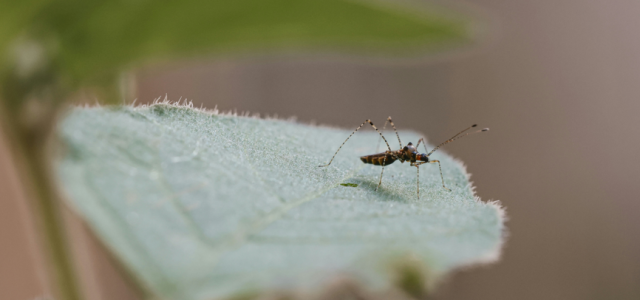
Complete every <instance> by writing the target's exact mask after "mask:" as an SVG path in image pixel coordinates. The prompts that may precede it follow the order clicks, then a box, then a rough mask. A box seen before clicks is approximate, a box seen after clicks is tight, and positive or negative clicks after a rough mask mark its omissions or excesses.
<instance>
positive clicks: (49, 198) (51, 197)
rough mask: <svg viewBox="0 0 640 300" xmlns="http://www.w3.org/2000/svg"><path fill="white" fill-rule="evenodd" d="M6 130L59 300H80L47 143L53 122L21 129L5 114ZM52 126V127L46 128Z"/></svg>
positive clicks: (4, 124)
mask: <svg viewBox="0 0 640 300" xmlns="http://www.w3.org/2000/svg"><path fill="white" fill-rule="evenodd" d="M2 115H3V116H2V117H3V118H2V120H4V122H3V124H2V127H3V128H4V129H5V132H6V136H7V138H8V139H9V145H10V151H11V152H12V153H11V154H12V156H13V157H14V159H15V161H16V162H17V166H18V167H19V170H20V171H21V172H22V174H21V177H22V182H23V188H24V189H25V191H26V194H27V196H28V198H29V202H30V203H29V207H30V208H31V212H32V213H33V214H34V216H35V219H36V221H35V223H36V224H35V225H36V228H37V231H38V237H39V245H40V247H42V250H43V251H42V253H44V255H45V261H46V263H47V266H46V267H47V273H48V278H49V280H50V281H51V282H52V286H53V287H54V289H55V291H54V294H55V297H56V299H61V300H80V299H81V297H80V292H79V289H78V287H79V285H78V283H77V280H76V279H77V277H76V275H75V271H74V269H73V265H72V260H71V257H70V251H69V247H68V244H67V236H66V235H65V230H64V222H63V218H62V214H61V211H60V198H59V196H58V191H57V189H56V188H55V185H54V183H53V180H52V178H51V177H50V176H51V172H50V168H49V164H50V162H49V160H48V155H47V151H46V141H47V140H48V139H49V137H50V136H51V133H52V126H53V124H54V122H53V119H54V118H53V114H52V116H49V117H50V119H51V120H47V121H45V122H42V123H40V126H38V127H39V128H38V129H33V128H32V129H31V130H30V129H29V128H24V126H20V123H18V118H16V117H15V115H16V114H13V115H12V116H10V115H8V114H6V113H3V112H2ZM46 125H49V126H46Z"/></svg>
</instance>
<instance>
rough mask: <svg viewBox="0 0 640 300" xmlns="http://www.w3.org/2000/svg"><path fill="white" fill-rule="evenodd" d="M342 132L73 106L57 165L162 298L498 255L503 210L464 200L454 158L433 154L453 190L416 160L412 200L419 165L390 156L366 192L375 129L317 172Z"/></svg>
mask: <svg viewBox="0 0 640 300" xmlns="http://www.w3.org/2000/svg"><path fill="white" fill-rule="evenodd" d="M379 125H382V124H379ZM350 133H351V130H342V129H333V128H326V127H315V126H309V125H301V124H296V123H294V122H290V121H282V120H269V119H258V118H250V117H238V116H232V115H222V114H216V113H207V112H202V111H199V110H196V109H193V108H189V107H178V106H172V105H167V104H156V105H152V106H149V107H137V108H133V107H117V108H77V109H74V110H73V111H72V112H71V113H70V114H69V115H68V116H67V117H66V119H65V120H64V121H63V122H62V124H61V129H60V135H61V138H62V141H63V144H64V145H65V154H64V155H63V157H62V159H61V160H59V162H58V164H57V170H58V173H59V175H60V180H61V183H62V185H63V188H64V190H65V191H66V193H67V195H68V196H69V200H70V201H71V203H72V204H73V206H75V207H76V208H77V210H78V212H79V213H80V214H81V215H82V216H83V217H84V219H85V220H86V221H87V222H88V223H89V225H90V226H91V227H92V228H93V229H94V230H95V232H96V234H97V235H98V236H99V237H100V238H101V239H102V240H103V241H104V242H105V244H106V245H107V247H109V248H110V249H111V250H112V251H113V252H114V253H115V254H116V255H117V257H119V258H120V259H121V260H122V261H123V262H124V263H125V266H126V267H127V268H128V269H129V270H130V271H131V273H132V274H134V275H135V277H136V278H137V279H139V280H140V282H142V283H143V284H144V285H146V286H147V287H148V288H149V290H151V291H152V292H153V293H154V294H156V295H157V296H159V297H160V298H162V299H184V300H204V299H219V298H227V297H231V296H235V295H241V294H245V293H249V292H256V293H260V292H262V291H268V290H273V289H299V290H307V291H313V290H317V289H321V288H322V287H323V286H324V284H326V282H327V281H328V280H330V279H331V278H333V277H334V276H336V275H348V276H351V277H354V278H356V279H357V280H358V281H359V282H361V283H363V284H364V285H365V286H367V287H369V288H371V289H386V288H390V287H391V286H393V285H394V282H396V279H394V278H396V277H397V276H398V274H397V271H398V266H400V265H406V262H407V261H410V262H411V265H412V266H415V267H416V268H417V269H418V270H419V272H421V273H422V274H424V275H425V276H431V277H430V278H432V279H433V278H437V277H438V276H440V275H442V274H444V273H446V272H448V271H450V270H452V269H453V268H456V267H460V266H464V265H468V264H472V263H477V262H483V261H485V262H486V261H491V260H495V259H496V258H497V255H498V253H499V249H500V246H501V243H502V231H503V226H504V225H503V218H502V211H501V209H500V208H499V207H498V206H497V205H496V204H494V203H485V202H482V201H480V200H479V199H477V198H476V197H475V196H474V193H473V190H472V186H471V184H470V183H469V181H468V176H467V174H466V172H465V170H464V167H463V166H462V165H461V164H460V163H459V162H458V161H456V160H454V159H452V158H451V157H450V156H448V155H446V154H445V153H444V152H440V151H439V152H436V153H435V154H433V155H432V158H434V159H439V160H440V161H442V171H443V173H444V178H445V182H446V184H447V186H448V187H449V188H451V189H452V192H449V191H446V190H445V189H443V188H442V186H441V181H440V174H439V172H438V168H437V166H436V165H424V166H423V167H421V169H420V170H421V172H420V180H421V198H420V199H417V197H416V169H415V168H412V167H409V166H408V163H405V164H401V163H399V162H396V163H395V164H393V165H390V166H388V167H386V168H385V172H384V179H383V184H382V187H381V189H379V190H378V191H377V192H376V191H375V188H376V185H377V183H378V178H379V177H378V176H379V175H380V167H378V166H372V165H364V164H363V163H362V162H361V161H360V159H359V156H362V155H367V154H372V153H374V151H375V148H376V144H377V142H378V135H377V134H376V133H375V132H371V131H370V132H367V131H364V132H358V133H357V134H355V135H354V136H353V137H352V138H351V140H349V142H348V143H347V144H345V146H344V147H343V148H342V150H341V152H340V153H339V154H338V155H337V156H336V159H335V160H334V162H333V163H332V164H331V166H329V167H326V168H319V167H318V165H321V164H326V163H327V162H328V160H329V159H330V158H331V156H332V155H333V153H334V152H335V150H336V149H337V148H338V146H339V145H340V144H341V143H342V142H343V141H344V139H345V138H346V137H347V136H348V135H349V134H350ZM388 136H389V138H388V140H389V143H390V144H391V145H392V147H393V148H394V149H397V148H396V147H397V144H398V143H397V140H395V139H394V138H395V137H394V136H393V135H392V134H389V135H388ZM401 137H402V138H403V142H404V143H407V142H409V141H412V142H414V143H416V142H417V140H418V139H419V138H420V136H419V135H417V134H416V133H413V132H401ZM467 142H471V141H467ZM383 145H384V143H383ZM431 147H432V146H429V148H431ZM421 148H422V146H421ZM345 183H347V184H353V185H349V186H344V185H342V184H345ZM354 185H357V186H354Z"/></svg>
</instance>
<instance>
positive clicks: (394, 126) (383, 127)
mask: <svg viewBox="0 0 640 300" xmlns="http://www.w3.org/2000/svg"><path fill="white" fill-rule="evenodd" d="M387 123H391V126H392V127H393V131H395V132H396V136H397V137H398V143H400V148H402V141H401V140H400V135H399V134H398V130H397V129H396V124H393V120H391V117H388V118H387V120H386V121H385V122H384V126H382V132H384V129H385V128H387ZM379 147H380V139H378V145H377V146H376V152H378V148H379Z"/></svg>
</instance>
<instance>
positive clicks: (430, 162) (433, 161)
mask: <svg viewBox="0 0 640 300" xmlns="http://www.w3.org/2000/svg"><path fill="white" fill-rule="evenodd" d="M435 163H438V168H440V179H442V187H443V188H445V189H447V190H448V191H449V192H451V189H449V188H448V187H446V186H444V176H442V165H440V161H439V160H432V161H429V162H426V161H425V162H421V163H417V164H416V165H415V166H416V167H418V166H419V165H422V164H435Z"/></svg>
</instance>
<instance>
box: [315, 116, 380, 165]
mask: <svg viewBox="0 0 640 300" xmlns="http://www.w3.org/2000/svg"><path fill="white" fill-rule="evenodd" d="M367 123H369V124H370V125H371V127H373V129H375V130H376V131H377V132H378V133H379V134H380V137H381V138H382V139H383V140H384V143H385V144H387V148H388V149H389V151H391V147H390V146H389V143H388V142H387V139H385V138H384V136H383V135H382V132H380V130H378V128H377V127H376V125H373V122H371V120H366V121H364V122H363V123H362V124H360V126H358V128H356V130H354V131H353V132H352V133H351V134H350V135H349V137H347V139H346V140H344V142H343V143H342V145H340V147H338V150H337V151H336V153H335V154H333V157H331V160H330V161H329V163H328V164H326V165H321V166H318V167H326V166H329V165H330V164H331V162H333V159H334V158H336V155H337V154H338V152H339V151H340V149H342V146H344V144H345V143H347V141H348V140H349V139H350V138H351V136H353V134H354V133H356V131H358V130H359V129H360V128H362V126H364V124H367Z"/></svg>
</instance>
